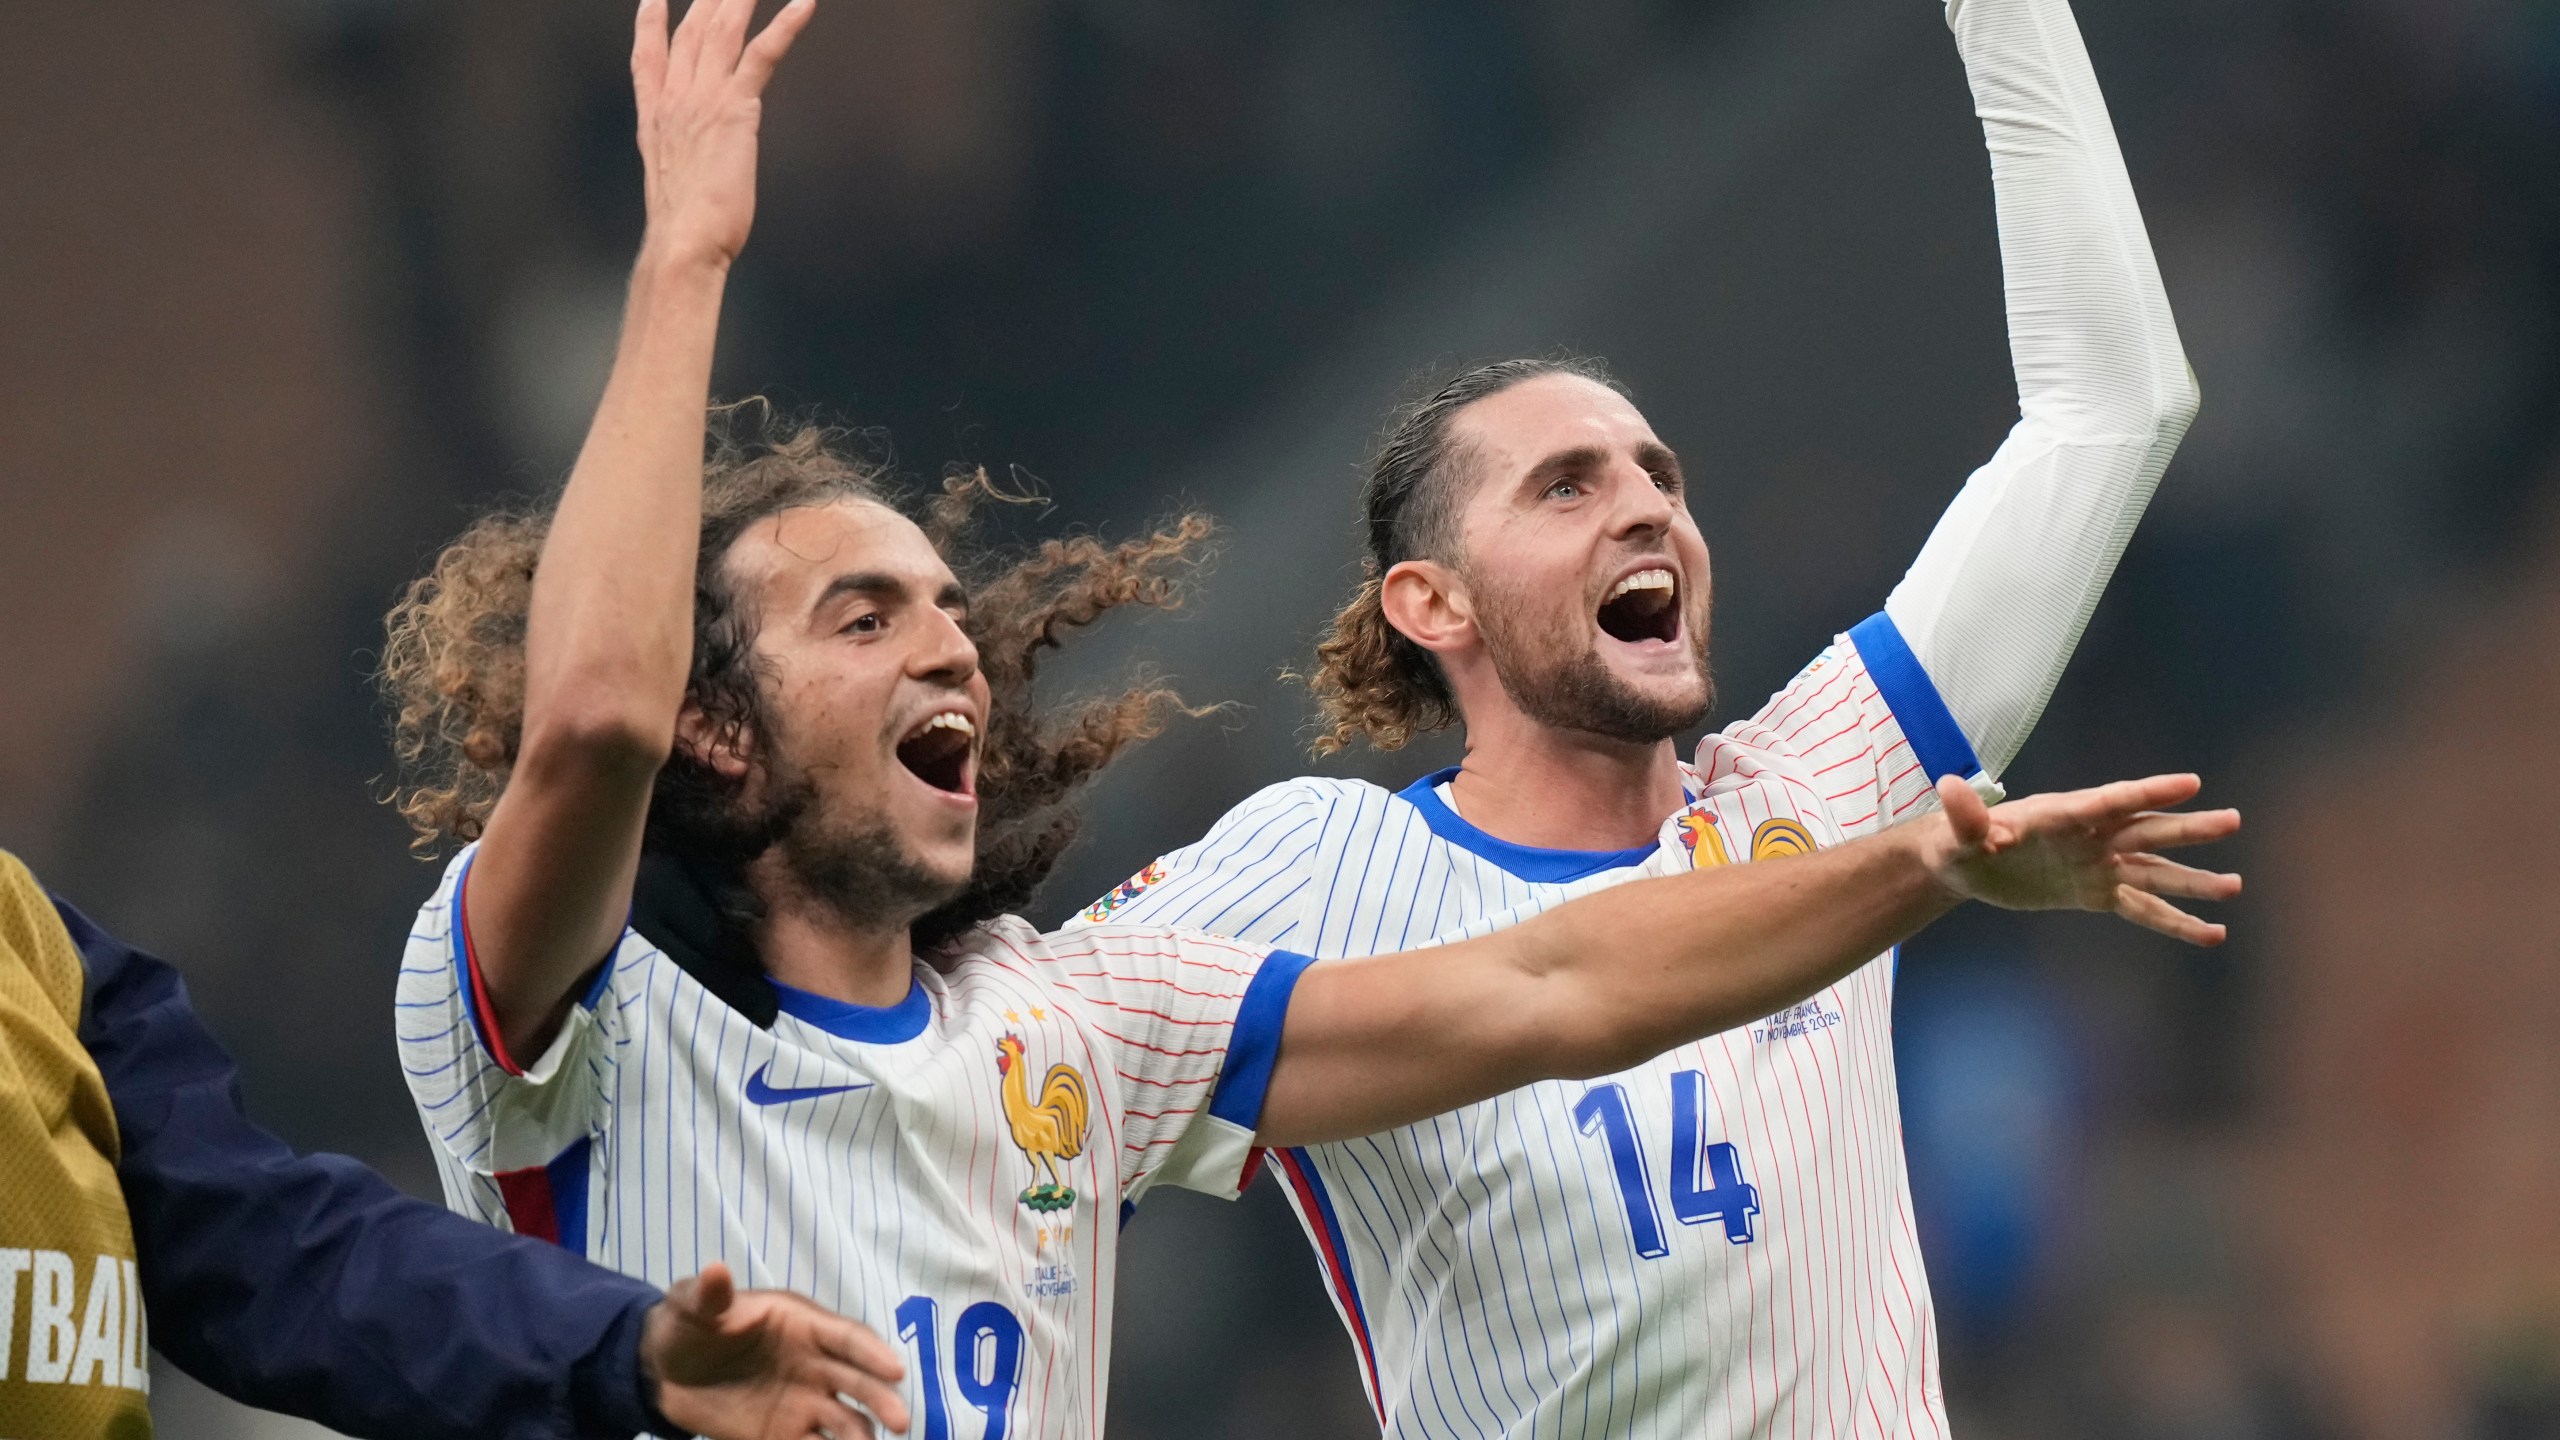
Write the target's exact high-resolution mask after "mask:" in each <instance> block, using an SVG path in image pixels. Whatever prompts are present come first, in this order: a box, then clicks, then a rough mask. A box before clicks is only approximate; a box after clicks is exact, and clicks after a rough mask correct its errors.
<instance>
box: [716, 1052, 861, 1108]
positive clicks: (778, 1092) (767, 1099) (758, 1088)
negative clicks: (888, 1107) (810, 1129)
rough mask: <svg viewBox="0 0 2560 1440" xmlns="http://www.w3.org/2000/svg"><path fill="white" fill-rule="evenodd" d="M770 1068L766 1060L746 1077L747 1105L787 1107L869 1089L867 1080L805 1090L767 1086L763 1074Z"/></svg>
mask: <svg viewBox="0 0 2560 1440" xmlns="http://www.w3.org/2000/svg"><path fill="white" fill-rule="evenodd" d="M772 1068H773V1062H772V1061H770V1060H767V1061H766V1062H764V1063H763V1064H762V1065H759V1066H757V1067H756V1073H754V1074H753V1075H750V1076H748V1077H747V1102H748V1103H749V1104H751V1105H788V1104H790V1103H791V1102H792V1101H794V1100H815V1099H817V1098H818V1097H819V1096H821V1095H842V1094H843V1093H845V1092H846V1091H848V1090H868V1089H870V1088H871V1082H870V1081H868V1080H865V1081H862V1082H860V1083H858V1084H853V1085H811V1086H808V1087H806V1088H801V1087H795V1086H788V1085H769V1084H767V1083H765V1078H764V1077H765V1072H766V1071H768V1070H771V1069H772Z"/></svg>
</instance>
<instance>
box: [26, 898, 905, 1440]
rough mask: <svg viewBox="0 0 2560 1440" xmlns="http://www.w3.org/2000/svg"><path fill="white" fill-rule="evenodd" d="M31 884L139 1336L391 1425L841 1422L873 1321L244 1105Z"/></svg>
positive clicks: (315, 1416) (477, 1430)
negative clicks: (343, 1150)
mask: <svg viewBox="0 0 2560 1440" xmlns="http://www.w3.org/2000/svg"><path fill="white" fill-rule="evenodd" d="M56 903H57V909H58V913H59V914H60V916H61V919H62V923H63V926H64V928H65V930H66V931H67V932H68V934H69V936H70V939H71V943H72V944H73V946H74V947H76V948H77V949H78V951H79V953H80V960H81V965H82V968H83V970H84V972H85V974H86V978H87V993H86V995H85V996H84V997H83V1003H82V1006H81V1016H80V1042H81V1044H82V1045H83V1046H84V1047H85V1048H86V1049H87V1050H88V1052H89V1054H90V1056H91V1058H93V1059H94V1060H96V1061H97V1064H98V1072H99V1075H100V1076H101V1077H102V1078H103V1079H104V1080H105V1082H106V1086H107V1094H108V1097H109V1099H110V1100H111V1101H112V1102H113V1104H114V1106H115V1112H116V1129H117V1133H118V1136H119V1138H120V1140H121V1141H122V1153H121V1154H120V1155H119V1157H118V1160H117V1165H116V1176H117V1179H118V1181H119V1182H120V1183H121V1184H122V1186H123V1191H124V1200H125V1204H126V1206H127V1208H128V1209H129V1210H130V1211H131V1213H132V1216H133V1233H134V1243H135V1248H136V1251H137V1255H138V1259H139V1262H140V1275H141V1281H142V1293H143V1296H144V1299H145V1300H146V1302H147V1304H148V1309H149V1313H150V1322H151V1337H150V1338H151V1341H152V1343H153V1345H154V1346H155V1347H156V1348H157V1349H159V1350H160V1352H161V1353H163V1354H165V1355H167V1356H168V1357H169V1358H170V1359H172V1360H174V1361H176V1362H177V1363H178V1365H179V1366H180V1367H181V1368H183V1369H185V1370H186V1371H187V1373H189V1374H191V1375H193V1376H195V1377H196V1378H198V1379H200V1380H202V1381H204V1382H205V1383H206V1384H208V1385H211V1386H213V1387H214V1388H215V1389H217V1390H220V1391H221V1392H222V1393H223V1394H225V1395H229V1396H231V1397H233V1398H234V1399H237V1400H242V1401H245V1402H247V1403H249V1404H252V1405H258V1406H262V1407H264V1408H266V1409H270V1410H281V1411H284V1412H285V1413H287V1414H292V1415H299V1416H302V1417H304V1418H306V1419H311V1420H317V1421H319V1422H321V1423H322V1424H325V1425H328V1426H330V1427H332V1428H334V1429H337V1430H342V1431H345V1432H346V1433H348V1434H350V1435H402V1436H411V1437H417V1440H443V1437H453V1440H463V1437H471V1440H519V1437H520V1440H535V1437H544V1440H557V1437H561V1436H569V1435H575V1436H581V1437H595V1440H605V1437H620V1436H628V1435H631V1434H634V1433H635V1432H638V1431H642V1430H646V1431H648V1432H650V1433H652V1434H681V1435H695V1434H700V1435H708V1436H713V1437H718V1440H803V1437H806V1436H810V1435H814V1434H817V1433H820V1430H819V1427H821V1426H823V1427H825V1429H827V1430H830V1431H832V1432H833V1433H834V1434H836V1435H838V1436H850V1435H859V1434H863V1433H866V1432H865V1431H864V1430H863V1429H862V1428H861V1423H860V1421H859V1419H858V1417H857V1416H855V1415H854V1414H853V1413H852V1412H851V1411H850V1410H849V1409H847V1408H846V1406H845V1405H844V1403H843V1402H842V1401H841V1400H839V1399H838V1398H837V1396H838V1395H839V1393H841V1394H847V1395H852V1396H854V1397H856V1398H857V1399H860V1400H861V1401H862V1402H863V1403H864V1404H866V1405H867V1406H869V1407H870V1409H871V1410H872V1412H873V1413H874V1414H877V1415H878V1416H880V1418H881V1419H882V1420H884V1421H886V1422H888V1423H889V1424H891V1425H894V1426H903V1425H904V1424H905V1423H906V1419H907V1416H906V1411H905V1408H904V1406H903V1405H902V1404H901V1403H900V1402H899V1400H898V1396H897V1392H896V1390H895V1388H894V1385H895V1382H896V1381H897V1380H898V1379H899V1378H900V1375H901V1367H900V1365H899V1363H898V1357H897V1354H896V1352H895V1351H893V1350H892V1349H890V1348H889V1346H888V1345H887V1344H885V1343H883V1342H882V1341H881V1339H880V1338H879V1337H878V1336H876V1335H874V1334H872V1333H871V1332H869V1331H867V1330H864V1329H863V1328H862V1327H860V1326H858V1325H856V1324H854V1323H853V1322H852V1321H849V1320H846V1319H843V1318H842V1317H840V1316H836V1315H832V1314H829V1313H828V1312H827V1311H825V1310H822V1309H820V1308H818V1307H817V1306H816V1305H813V1304H811V1303H810V1302H808V1301H807V1300H804V1299H801V1298H800V1297H799V1296H796V1295H791V1294H787V1293H780V1292H773V1291H750V1292H747V1293H745V1294H737V1293H736V1292H735V1291H734V1290H733V1288H732V1287H731V1286H730V1283H729V1280H728V1277H727V1274H726V1272H725V1271H719V1270H718V1267H714V1271H715V1272H717V1273H706V1275H705V1276H704V1277H703V1279H702V1280H701V1281H700V1282H696V1281H687V1282H684V1283H682V1284H679V1285H678V1286H677V1287H676V1288H675V1290H674V1291H673V1292H671V1293H670V1294H669V1295H667V1296H666V1297H665V1298H663V1299H662V1298H660V1296H659V1294H658V1292H657V1290H656V1288H655V1287H653V1286H650V1285H648V1284H646V1283H644V1282H642V1281H639V1280H634V1279H630V1278H628V1277H626V1276H622V1275H617V1274H615V1273H613V1272H612V1271H609V1270H605V1269H602V1268H599V1267H598V1266H595V1265H591V1264H589V1263H588V1262H586V1261H584V1260H582V1259H580V1258H578V1257H577V1256H576V1255H573V1254H571V1253H570V1252H569V1251H567V1250H564V1249H562V1248H560V1247H559V1246H557V1245H553V1244H550V1243H547V1242H544V1241H539V1240H531V1239H526V1238H524V1237H522V1236H516V1235H508V1234H504V1233H502V1232H500V1231H496V1230H492V1229H490V1228H489V1227H487V1226H485V1225H481V1224H478V1223H476V1222H474V1221H471V1220H466V1219H464V1218H463V1217H462V1216H459V1215H455V1214H452V1213H450V1212H448V1211H446V1210H444V1209H442V1208H440V1207H438V1206H435V1205H430V1204H428V1203H426V1202H425V1201H423V1200H416V1199H412V1198H410V1197H409V1196H407V1195H404V1194H402V1193H401V1192H400V1191H398V1190H396V1189H394V1188H393V1187H392V1186H391V1184H390V1183H389V1182H388V1181H386V1180H384V1179H383V1178H382V1177H381V1176H379V1175H376V1174H374V1173H373V1172H372V1171H370V1170H368V1169H366V1168H364V1167H363V1166H361V1165H358V1164H357V1163H356V1162H354V1161H353V1160H349V1159H347V1158H345V1157H344V1156H338V1155H298V1154H296V1153H294V1151H293V1150H292V1149H291V1147H289V1146H287V1145H286V1144H285V1143H284V1142H283V1141H281V1140H278V1139H276V1138H275V1137H274V1136H272V1135H269V1134H268V1133H266V1132H265V1131H263V1130H260V1129H259V1128H258V1127H257V1126H255V1125H254V1124H252V1123H250V1120H249V1117H248V1115H247V1114H246V1113H245V1112H244V1111H243V1110H242V1109H241V1106H240V1086H239V1075H238V1072H237V1071H236V1070H235V1069H234V1068H233V1066H232V1063H231V1057H230V1056H229V1055H227V1054H225V1053H224V1052H223V1050H222V1047H221V1046H220V1045H219V1044H218V1043H216V1042H215V1040H214V1038H213V1036H212V1034H211V1033H210V1032H208V1031H207V1030H206V1029H205V1028H204V1025H203V1022H201V1021H200V1020H198V1019H197V1018H196V1014H195V1008H194V1006H193V1005H192V1004H191V1003H190V1002H189V1000H188V998H187V990H186V985H185V984H184V982H182V981H181V980H180V979H179V978H178V972H177V971H175V970H173V969H171V968H170V967H169V966H168V965H167V964H166V963H164V962H162V961H160V960H158V959H155V958H153V957H152V956H149V955H146V954H143V953H142V952H141V951H139V950H136V949H134V948H133V947H132V946H130V945H127V944H125V943H124V942H122V941H120V940H118V939H116V938H115V937H114V936H112V935H110V934H108V933H107V932H106V931H104V930H101V929H99V928H98V926H97V925H96V924H95V923H93V922H92V921H90V919H89V918H88V917H87V916H85V915H83V914H81V913H80V912H79V911H77V910H75V909H73V908H71V907H70V906H68V905H61V904H60V903H59V902H56Z"/></svg>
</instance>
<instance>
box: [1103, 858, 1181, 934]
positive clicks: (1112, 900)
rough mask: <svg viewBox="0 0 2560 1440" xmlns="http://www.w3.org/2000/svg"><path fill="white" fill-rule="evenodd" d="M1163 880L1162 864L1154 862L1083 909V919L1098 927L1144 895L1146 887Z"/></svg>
mask: <svg viewBox="0 0 2560 1440" xmlns="http://www.w3.org/2000/svg"><path fill="white" fill-rule="evenodd" d="M1163 878H1164V862H1163V861H1161V860H1158V861H1155V862H1153V863H1151V864H1149V865H1148V866H1147V868H1146V869H1144V870H1141V871H1139V872H1138V873H1137V874H1135V875H1132V876H1130V877H1129V878H1128V879H1126V880H1123V881H1121V882H1120V883H1119V884H1117V885H1114V886H1112V887H1111V893H1110V894H1108V895H1105V896H1103V897H1102V898H1101V899H1099V900H1096V901H1094V902H1093V903H1092V904H1090V905H1087V906H1086V907H1084V918H1085V919H1086V920H1087V921H1089V922H1091V923H1092V924H1096V925H1099V924H1101V923H1102V922H1103V921H1105V920H1108V919H1110V918H1111V912H1112V911H1114V910H1117V909H1119V908H1120V907H1121V906H1123V905H1126V904H1128V903H1129V902H1130V901H1132V900H1135V899H1137V898H1138V897H1139V896H1140V895H1142V894H1145V893H1146V889H1147V887H1148V886H1150V885H1153V884H1155V883H1156V882H1157V881H1160V880H1162V879H1163Z"/></svg>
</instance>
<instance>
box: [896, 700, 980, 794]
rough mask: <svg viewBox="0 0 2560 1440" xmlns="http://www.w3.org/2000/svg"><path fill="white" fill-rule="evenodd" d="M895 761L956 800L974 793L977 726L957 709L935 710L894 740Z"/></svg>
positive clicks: (975, 789)
mask: <svg viewBox="0 0 2560 1440" xmlns="http://www.w3.org/2000/svg"><path fill="white" fill-rule="evenodd" d="M898 763H899V764H901V765H904V766H906V767H907V770H908V772H909V773H910V774H912V775H914V776H915V777H916V778H917V779H919V780H921V781H923V782H924V783H925V784H927V785H929V786H931V787H933V788H934V789H936V790H939V791H941V792H942V793H944V794H945V795H950V796H953V797H955V798H960V799H970V800H974V799H975V798H977V793H978V726H977V722H975V721H973V720H971V719H970V718H969V717H968V716H967V715H966V714H964V713H962V712H961V711H958V710H937V711H935V712H934V713H932V714H931V715H928V716H926V717H925V718H924V719H923V720H921V721H919V722H917V724H916V727H915V728H914V729H912V730H909V731H908V732H907V733H906V734H905V735H904V736H902V737H900V739H899V741H898Z"/></svg>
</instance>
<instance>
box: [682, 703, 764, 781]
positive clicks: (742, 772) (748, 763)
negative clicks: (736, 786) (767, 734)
mask: <svg viewBox="0 0 2560 1440" xmlns="http://www.w3.org/2000/svg"><path fill="white" fill-rule="evenodd" d="M676 748H677V749H679V750H682V751H683V752H684V753H685V754H686V755H687V756H689V757H691V758H692V759H693V760H694V761H695V762H697V763H699V764H703V765H708V766H710V767H711V770H712V773H714V774H716V775H718V776H719V777H720V778H721V779H723V780H743V779H745V778H746V776H747V771H748V770H749V769H751V768H753V766H754V755H753V753H752V752H753V750H754V748H755V737H754V736H753V735H752V734H750V733H748V732H747V731H746V729H745V727H743V726H737V725H728V726H722V725H714V724H713V723H712V721H711V717H710V716H708V715H706V714H704V713H703V711H702V706H701V705H699V704H697V703H696V702H695V701H694V700H692V699H691V698H690V697H688V698H687V699H686V700H685V702H684V708H683V709H682V710H680V711H677V712H676Z"/></svg>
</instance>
